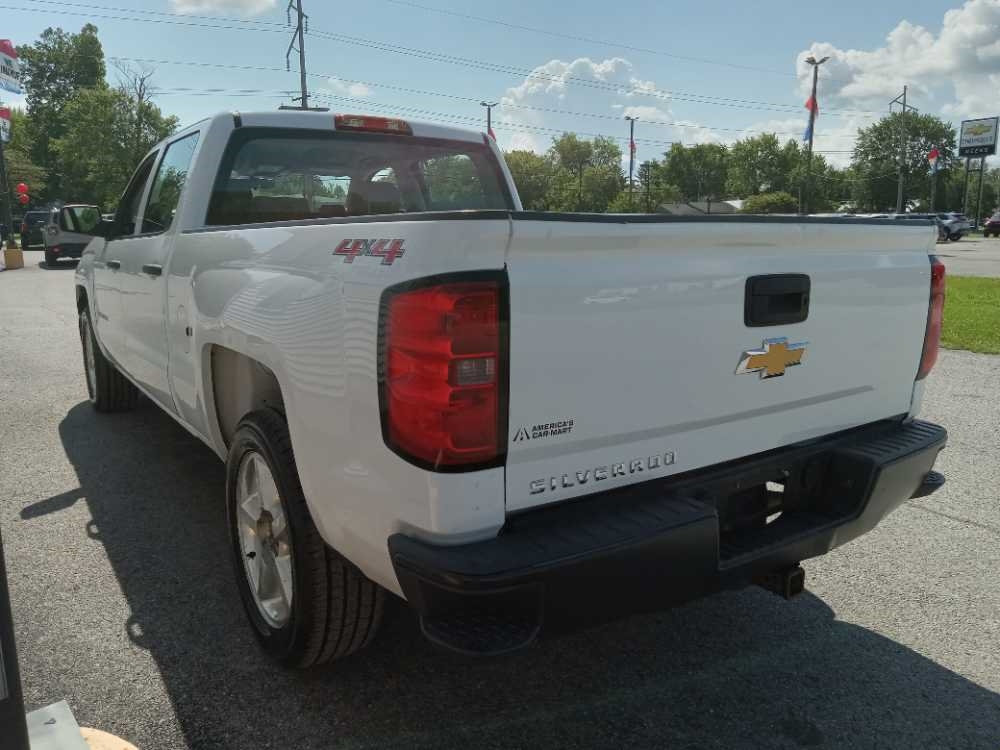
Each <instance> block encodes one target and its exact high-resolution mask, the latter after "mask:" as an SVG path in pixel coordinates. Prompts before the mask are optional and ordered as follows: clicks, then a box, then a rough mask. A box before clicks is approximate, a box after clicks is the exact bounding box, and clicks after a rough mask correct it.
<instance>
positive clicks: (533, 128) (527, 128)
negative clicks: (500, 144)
mask: <svg viewBox="0 0 1000 750" xmlns="http://www.w3.org/2000/svg"><path fill="white" fill-rule="evenodd" d="M314 96H316V97H317V98H320V97H321V98H323V99H324V101H331V102H332V101H341V102H347V103H348V104H351V105H360V106H362V107H367V108H371V109H379V110H382V111H386V110H388V111H391V112H393V113H396V114H408V115H414V114H415V115H418V116H426V117H427V118H428V120H429V121H431V122H438V123H442V124H445V121H448V122H449V123H452V124H455V123H458V124H469V125H472V126H475V125H479V124H481V122H482V121H481V120H480V119H479V118H478V117H472V116H470V115H458V114H450V113H446V112H438V111H435V110H429V109H424V108H420V107H409V106H405V105H398V104H390V103H385V102H373V101H371V100H368V99H358V98H354V97H348V96H340V95H337V94H315V95H314ZM495 124H496V125H497V126H498V127H500V128H503V129H504V130H508V131H514V132H529V133H530V132H542V133H556V134H560V135H561V134H562V133H567V132H573V133H575V134H576V135H581V136H586V137H588V138H610V139H612V140H615V141H622V142H627V141H628V138H627V137H625V136H618V135H611V134H609V133H592V132H585V131H580V130H572V131H570V130H567V129H566V128H549V127H544V126H541V125H531V124H528V123H521V122H512V121H510V120H499V121H495ZM635 141H636V143H644V144H649V145H656V146H670V145H673V144H674V143H677V144H679V145H682V146H694V145H698V144H693V143H683V142H681V141H671V140H662V139H655V138H636V139H635ZM816 153H818V154H822V153H827V152H826V151H816ZM834 153H839V152H834Z"/></svg>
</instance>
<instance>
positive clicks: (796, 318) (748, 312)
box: [743, 273, 809, 328]
mask: <svg viewBox="0 0 1000 750" xmlns="http://www.w3.org/2000/svg"><path fill="white" fill-rule="evenodd" d="M808 317H809V277H808V276H807V275H806V274H804V273H780V274H769V275H767V276H751V277H750V278H748V279H747V287H746V302H745V304H744V306H743V322H744V323H745V324H746V325H747V326H750V327H751V328H756V327H759V326H779V325H788V324H789V323H801V322H802V321H803V320H805V319H806V318H808Z"/></svg>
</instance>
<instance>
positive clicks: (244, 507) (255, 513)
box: [240, 492, 261, 527]
mask: <svg viewBox="0 0 1000 750" xmlns="http://www.w3.org/2000/svg"><path fill="white" fill-rule="evenodd" d="M260 511H261V502H260V495H259V494H258V493H256V492H255V493H253V494H252V495H250V496H249V497H247V498H246V499H245V500H244V501H243V502H242V503H241V504H240V512H241V514H242V515H243V517H244V518H246V519H247V520H248V522H249V524H250V525H251V526H254V527H255V526H256V525H257V519H258V518H260Z"/></svg>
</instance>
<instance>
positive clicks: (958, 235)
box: [948, 232, 962, 242]
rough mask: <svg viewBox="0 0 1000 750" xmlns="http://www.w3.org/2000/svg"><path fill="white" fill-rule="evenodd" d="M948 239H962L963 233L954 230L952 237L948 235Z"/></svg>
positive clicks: (955, 240)
mask: <svg viewBox="0 0 1000 750" xmlns="http://www.w3.org/2000/svg"><path fill="white" fill-rule="evenodd" d="M948 239H949V240H951V241H952V242H958V241H959V240H960V239H962V235H961V234H960V233H959V232H954V233H953V234H952V235H951V236H950V237H948Z"/></svg>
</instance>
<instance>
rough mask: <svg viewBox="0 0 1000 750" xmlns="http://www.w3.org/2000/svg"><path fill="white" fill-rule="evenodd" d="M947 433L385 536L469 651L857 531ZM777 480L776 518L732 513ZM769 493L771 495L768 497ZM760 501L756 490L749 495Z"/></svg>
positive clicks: (774, 455) (648, 602)
mask: <svg viewBox="0 0 1000 750" xmlns="http://www.w3.org/2000/svg"><path fill="white" fill-rule="evenodd" d="M946 440H947V433H946V432H945V430H944V428H942V427H939V426H937V425H933V424H930V423H927V422H919V421H914V422H906V423H901V422H898V421H893V422H881V423H878V424H875V425H870V426H868V427H864V428H861V429H858V430H853V431H850V432H848V433H844V434H840V435H838V436H835V437H833V438H827V439H823V440H821V441H818V442H812V443H809V444H805V445H800V446H793V447H790V448H784V449H780V450H777V451H771V452H769V453H766V454H761V455H760V456H755V457H753V458H750V459H745V460H741V461H737V462H732V463H728V464H724V465H721V466H716V467H711V468H710V469H707V470H701V471H698V472H692V473H690V474H686V475H683V476H680V477H673V478H670V479H669V480H661V481H654V482H647V483H644V484H641V485H634V486H632V487H627V488H623V489H621V490H615V491H613V492H607V493H601V494H598V495H593V496H590V497H587V498H582V499H579V500H576V501H572V502H568V503H564V504H561V505H558V506H555V507H550V508H544V509H540V510H536V511H530V512H527V513H524V514H521V515H517V516H513V517H511V518H510V519H509V520H508V523H507V525H506V526H505V527H504V530H503V531H502V533H501V534H500V535H499V536H497V537H496V538H494V539H490V540H487V541H483V542H477V543H474V544H466V545H459V546H439V545H431V544H427V543H425V542H423V541H420V540H417V539H414V538H412V537H409V536H406V535H403V534H395V535H393V536H391V537H389V552H390V555H391V558H392V562H393V566H394V567H395V571H396V575H397V577H398V579H399V583H400V586H401V587H402V590H403V593H404V594H405V595H406V598H407V600H408V601H409V602H410V604H411V605H412V606H413V607H414V608H415V609H416V610H417V612H418V613H419V614H420V618H421V625H422V628H423V630H424V633H425V635H427V636H428V637H429V638H430V639H431V640H433V641H435V642H437V643H439V644H441V645H444V646H447V647H449V648H452V649H455V650H458V651H462V652H465V653H473V654H489V653H500V652H504V651H509V650H513V649H516V648H519V647H522V646H526V645H528V644H529V643H531V642H532V641H533V640H534V639H535V638H536V637H537V636H538V635H539V634H540V633H541V632H542V630H543V629H544V631H545V632H546V633H551V632H558V631H563V630H569V629H572V628H575V627H578V626H580V625H586V624H589V623H593V622H599V621H603V620H608V619H614V618H617V617H621V616H624V615H627V614H630V613H635V612H645V611H654V610H657V609H662V608H665V607H668V606H671V605H675V604H679V603H682V602H685V601H689V600H691V599H696V598H698V597H701V596H704V595H707V594H710V593H713V592H716V591H719V590H723V589H727V588H739V587H742V586H745V585H747V584H749V583H752V582H753V581H754V580H760V579H761V578H762V577H764V576H766V575H768V574H771V573H773V572H775V571H780V570H783V569H788V568H791V567H794V566H796V565H797V564H798V563H799V562H800V561H801V560H805V559H807V558H810V557H816V556H818V555H822V554H824V553H826V552H828V551H830V550H831V549H833V548H835V547H838V546H840V545H842V544H844V543H846V542H848V541H850V540H852V539H854V538H856V537H858V536H860V535H861V534H864V533H865V532H867V531H869V530H871V529H872V528H873V527H874V526H875V525H876V524H877V523H878V522H879V521H880V520H881V519H882V518H884V517H885V516H886V515H887V514H888V513H890V512H891V511H892V510H893V509H895V508H896V507H897V506H899V505H900V504H901V503H903V502H904V501H906V500H907V499H908V498H911V497H921V496H925V495H928V494H930V493H932V492H934V491H935V490H937V489H938V488H939V487H940V486H941V485H942V484H943V482H944V477H942V476H941V475H940V474H938V473H937V472H934V471H932V467H933V465H934V460H935V458H936V457H937V454H938V452H939V451H940V450H941V449H942V448H943V447H944V445H945V442H946ZM776 480H777V481H782V482H783V483H784V492H783V493H782V495H780V497H781V498H782V499H781V500H780V503H781V515H780V516H778V517H777V519H776V520H773V522H770V523H766V522H764V521H763V519H759V520H755V521H752V522H750V523H749V524H744V523H742V522H740V521H739V519H740V515H741V513H742V509H741V506H743V505H744V504H745V503H746V502H749V501H748V500H747V497H748V495H747V492H748V488H756V489H752V491H753V492H757V491H758V490H759V492H760V493H763V486H764V483H766V482H769V481H776ZM765 494H766V493H765ZM754 497H759V495H754Z"/></svg>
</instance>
